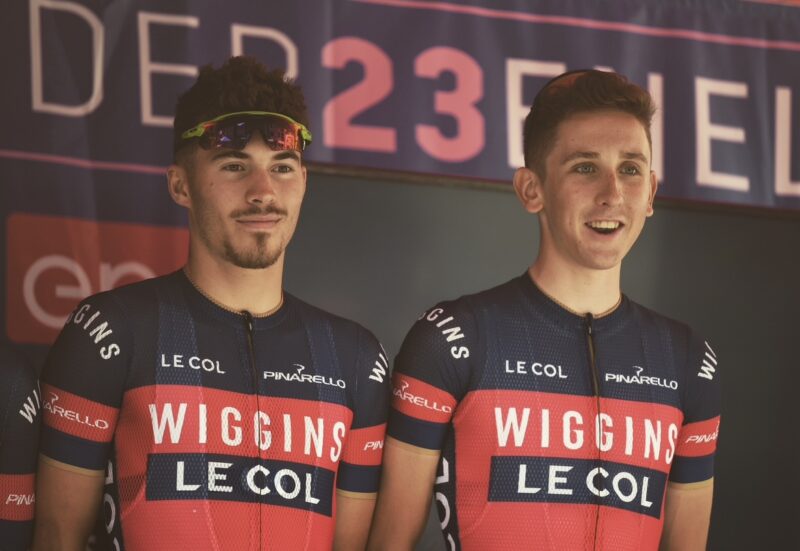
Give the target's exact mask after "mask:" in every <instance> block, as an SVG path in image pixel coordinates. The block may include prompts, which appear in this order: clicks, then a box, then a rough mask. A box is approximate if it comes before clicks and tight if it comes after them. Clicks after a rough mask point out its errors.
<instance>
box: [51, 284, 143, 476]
mask: <svg viewBox="0 0 800 551" xmlns="http://www.w3.org/2000/svg"><path fill="white" fill-rule="evenodd" d="M131 347H132V343H131V342H130V339H129V337H128V336H127V334H126V323H125V314H124V310H123V309H122V308H121V306H120V305H119V303H118V302H117V301H116V300H114V298H113V296H112V295H111V294H110V293H104V294H101V295H96V296H94V297H90V298H89V299H86V300H85V301H84V302H82V303H81V304H79V305H78V307H77V308H76V309H75V310H74V311H73V312H72V313H71V314H70V315H69V317H68V318H67V322H66V323H65V325H64V328H63V329H62V331H61V333H60V334H59V336H58V339H56V342H55V344H54V345H53V346H52V348H51V349H50V352H49V353H48V356H47V360H46V363H45V367H44V369H43V371H42V401H43V410H44V411H43V427H42V440H41V450H40V451H41V453H42V454H43V455H45V456H47V457H49V458H51V459H55V460H57V461H60V462H62V463H66V464H68V465H71V466H74V467H79V468H84V469H91V470H102V469H104V468H105V466H106V462H107V458H108V456H109V451H110V447H111V442H112V440H113V436H114V430H115V427H116V422H117V415H118V413H119V408H120V405H121V403H122V395H123V392H124V387H125V378H126V373H127V367H126V358H128V357H130V356H129V353H130V348H131Z"/></svg>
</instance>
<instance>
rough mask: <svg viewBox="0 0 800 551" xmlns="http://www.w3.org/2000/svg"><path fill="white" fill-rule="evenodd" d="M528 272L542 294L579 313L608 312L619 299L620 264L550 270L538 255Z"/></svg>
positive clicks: (601, 313)
mask: <svg viewBox="0 0 800 551" xmlns="http://www.w3.org/2000/svg"><path fill="white" fill-rule="evenodd" d="M528 275H529V276H530V278H531V279H532V280H533V281H534V283H536V286H537V287H539V289H540V290H541V291H542V292H543V293H544V294H546V295H548V296H549V297H550V298H552V299H553V300H555V301H556V302H558V303H559V304H561V306H563V307H564V308H566V309H567V310H570V311H572V312H573V313H575V314H578V315H586V314H592V315H593V316H595V317H598V316H602V315H605V314H608V313H609V312H611V311H612V310H614V308H615V307H616V306H617V305H618V304H619V301H620V300H621V298H622V294H621V292H620V288H619V279H620V267H619V265H617V266H616V267H614V268H610V269H608V270H585V269H572V270H570V269H562V268H559V269H553V267H552V266H551V265H548V264H547V263H545V262H541V257H540V258H538V259H537V260H536V262H534V263H533V266H531V267H530V268H529V269H528Z"/></svg>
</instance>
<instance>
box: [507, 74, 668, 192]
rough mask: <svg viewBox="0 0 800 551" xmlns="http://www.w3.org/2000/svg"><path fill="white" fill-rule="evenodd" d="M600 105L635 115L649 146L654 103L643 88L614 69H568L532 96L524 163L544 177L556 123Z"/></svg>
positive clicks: (525, 135)
mask: <svg viewBox="0 0 800 551" xmlns="http://www.w3.org/2000/svg"><path fill="white" fill-rule="evenodd" d="M604 109H613V110H617V111H622V112H624V113H629V114H630V115H633V116H634V117H636V119H637V120H638V121H639V122H640V123H642V126H643V127H644V131H645V133H646V134H647V142H648V143H649V144H650V145H651V146H652V140H651V138H650V121H651V119H652V118H653V114H654V113H655V104H654V103H653V99H652V98H651V97H650V94H649V93H648V92H647V91H646V90H643V89H642V88H640V87H639V86H637V85H635V84H633V83H631V82H629V81H628V79H626V78H625V77H624V76H622V75H620V74H617V73H611V72H606V71H597V70H594V69H586V70H580V71H570V72H567V73H564V74H562V75H559V76H557V77H555V78H554V79H552V80H550V81H549V82H548V83H547V84H545V85H544V87H543V88H542V89H541V90H540V91H539V93H538V94H536V98H535V99H534V100H533V105H532V106H531V110H530V112H529V113H528V116H527V117H526V118H525V127H524V130H523V148H524V150H525V166H526V167H528V168H530V169H531V170H533V171H534V172H536V174H537V175H538V176H539V177H540V178H542V179H544V178H546V176H547V173H546V170H545V160H546V159H547V155H548V154H549V153H550V151H551V150H552V148H553V142H554V141H555V137H556V131H557V130H558V125H559V124H561V123H562V122H563V121H564V120H565V119H567V118H568V117H570V116H571V115H574V114H576V113H585V112H587V111H600V110H604Z"/></svg>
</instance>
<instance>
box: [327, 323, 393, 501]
mask: <svg viewBox="0 0 800 551" xmlns="http://www.w3.org/2000/svg"><path fill="white" fill-rule="evenodd" d="M360 333H361V334H360V337H359V352H358V360H357V363H358V365H357V371H356V385H355V390H354V392H353V421H352V424H351V426H350V433H349V435H348V436H347V438H346V439H345V443H344V446H343V448H342V459H341V462H340V465H339V474H338V478H337V483H336V487H337V489H339V490H343V491H346V492H356V493H369V494H371V493H375V492H377V491H378V484H379V482H380V468H381V460H382V458H383V440H384V437H385V434H386V417H387V410H388V407H389V364H388V361H387V358H386V352H384V350H383V347H382V346H381V344H380V343H379V342H378V340H377V339H376V338H375V337H374V336H373V335H372V334H371V333H369V332H368V331H366V330H361V331H360Z"/></svg>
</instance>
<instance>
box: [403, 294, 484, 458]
mask: <svg viewBox="0 0 800 551" xmlns="http://www.w3.org/2000/svg"><path fill="white" fill-rule="evenodd" d="M475 325H476V324H475V321H474V316H473V315H472V313H471V312H470V311H469V310H468V308H466V307H465V305H464V304H463V302H450V303H442V304H439V305H437V306H435V307H434V308H431V309H430V310H428V311H426V312H425V313H423V314H422V316H421V317H420V318H419V319H418V320H417V322H416V323H415V324H414V326H413V327H412V328H411V330H410V331H409V333H408V335H407V336H406V339H405V341H404V342H403V345H402V347H401V348H400V353H399V354H398V355H397V359H396V361H395V368H394V372H393V377H392V387H393V388H392V407H391V410H390V414H389V415H390V417H389V428H388V434H389V435H390V436H391V437H392V438H395V439H397V440H399V441H401V442H405V443H407V444H411V445H413V446H416V447H419V448H427V449H429V450H434V451H438V450H441V448H442V445H443V443H444V437H445V435H446V432H447V428H448V426H449V423H450V419H451V417H452V415H453V411H454V410H455V408H456V405H457V404H458V402H459V401H460V400H461V399H462V398H463V396H464V394H465V393H466V389H467V388H468V385H469V380H470V366H471V365H473V361H474V356H475V355H476V354H477V350H476V348H477V334H478V331H477V328H476V326H475Z"/></svg>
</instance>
